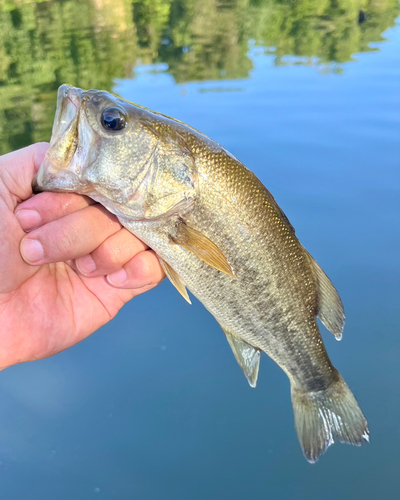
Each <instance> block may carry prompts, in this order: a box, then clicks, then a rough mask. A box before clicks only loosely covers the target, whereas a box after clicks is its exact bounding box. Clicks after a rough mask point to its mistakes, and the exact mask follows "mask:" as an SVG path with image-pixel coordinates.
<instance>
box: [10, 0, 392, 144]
mask: <svg viewBox="0 0 400 500" xmlns="http://www.w3.org/2000/svg"><path fill="white" fill-rule="evenodd" d="M360 9H362V11H363V13H365V14H366V17H365V19H364V18H363V21H364V22H362V23H360V22H359V19H360ZM398 13H399V7H398V2H397V0H359V1H358V2H354V0H218V1H216V0H62V1H60V0H59V1H56V0H53V1H48V2H44V1H40V0H37V1H36V2H35V1H29V0H0V154H2V153H4V152H6V151H9V150H11V149H15V148H18V147H21V146H23V145H25V144H29V143H31V142H35V141H39V140H48V139H49V136H50V131H51V126H52V121H53V116H54V108H55V92H56V90H57V88H58V86H59V85H60V84H62V83H66V82H67V83H70V84H72V85H76V86H79V87H83V88H102V89H105V90H111V88H112V85H113V80H114V79H115V78H123V77H130V76H131V74H132V69H133V68H134V67H135V65H137V64H140V63H142V64H143V63H146V64H149V63H154V62H161V61H162V62H165V63H167V64H168V67H169V70H168V71H169V72H170V73H171V74H172V75H173V76H174V78H175V80H176V81H177V82H185V81H194V80H217V79H225V78H229V79H234V78H246V77H247V76H248V75H249V71H250V70H251V68H252V62H251V59H250V58H249V55H248V50H249V41H253V43H255V44H256V45H258V46H260V47H263V48H264V49H263V50H265V51H267V52H269V53H273V54H274V60H275V63H276V64H277V65H281V64H293V63H296V64H313V65H315V64H317V65H325V66H326V65H328V66H329V65H330V67H331V68H332V69H333V70H335V71H338V70H339V71H340V70H341V66H340V63H343V62H346V61H350V60H351V59H352V56H353V54H355V53H357V52H362V51H370V50H376V49H372V48H370V45H369V44H370V43H371V42H373V41H379V40H381V39H382V38H381V34H382V33H383V31H385V30H386V29H387V28H388V27H389V26H392V25H393V24H394V21H395V18H396V17H397V15H398ZM287 56H295V57H290V58H289V59H288V57H287Z"/></svg>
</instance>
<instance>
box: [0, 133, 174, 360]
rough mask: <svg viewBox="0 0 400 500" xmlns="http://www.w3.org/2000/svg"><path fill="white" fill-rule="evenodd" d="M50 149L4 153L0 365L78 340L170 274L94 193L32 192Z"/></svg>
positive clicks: (0, 170)
mask: <svg viewBox="0 0 400 500" xmlns="http://www.w3.org/2000/svg"><path fill="white" fill-rule="evenodd" d="M47 148H48V144H46V143H39V144H34V145H32V146H29V147H28V148H24V149H21V150H19V151H15V152H13V153H9V154H7V155H5V156H2V157H0V234H1V238H0V369H3V368H6V367H7V366H10V365H13V364H16V363H21V362H24V361H32V360H34V359H41V358H44V357H47V356H51V355H53V354H56V353H57V352H60V351H62V350H64V349H66V348H68V347H71V346H72V345H74V344H76V343H77V342H79V341H80V340H82V339H84V338H85V337H87V336H88V335H90V334H91V333H93V332H94V331H95V330H97V329H98V328H99V327H100V326H102V325H104V324H105V323H107V322H108V321H110V320H111V319H112V318H113V317H114V316H115V315H116V314H117V312H118V310H119V309H120V308H121V307H122V306H123V305H124V304H125V303H126V302H128V301H129V300H130V299H132V298H133V297H135V296H136V295H139V294H140V293H143V292H145V291H147V290H150V289H151V288H153V287H154V286H156V285H157V284H158V283H159V282H160V281H161V280H162V279H163V277H164V273H163V271H162V269H161V266H160V263H159V261H158V259H157V257H156V255H155V253H154V252H153V251H152V250H150V249H149V248H148V247H147V246H146V245H145V244H144V243H142V242H141V241H140V240H138V239H137V238H136V237H135V236H133V235H132V234H131V233H130V232H129V231H127V230H126V229H124V228H123V227H122V226H121V224H120V223H119V222H118V220H117V219H116V217H114V216H113V215H112V214H110V213H109V212H107V210H106V209H105V208H104V207H102V206H101V205H99V204H97V203H95V202H94V201H93V200H91V199H90V198H87V197H85V196H80V195H77V194H72V193H69V194H67V193H40V194H38V195H36V196H33V197H31V196H32V188H31V184H32V180H33V179H34V177H35V174H36V172H37V170H38V168H39V166H40V164H41V162H42V160H43V158H44V155H45V152H46V150H47ZM25 232H27V234H25ZM124 277H125V280H123V278H124Z"/></svg>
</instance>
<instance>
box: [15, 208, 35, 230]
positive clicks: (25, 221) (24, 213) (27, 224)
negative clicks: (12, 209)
mask: <svg viewBox="0 0 400 500" xmlns="http://www.w3.org/2000/svg"><path fill="white" fill-rule="evenodd" d="M15 217H16V218H17V219H18V222H19V223H20V224H21V227H22V229H23V230H24V231H27V230H29V229H33V228H35V227H38V226H39V224H40V221H41V219H40V215H39V212H36V210H25V209H22V210H18V212H16V213H15Z"/></svg>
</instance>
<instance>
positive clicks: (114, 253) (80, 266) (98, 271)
mask: <svg viewBox="0 0 400 500" xmlns="http://www.w3.org/2000/svg"><path fill="white" fill-rule="evenodd" d="M147 248H148V246H147V245H145V244H144V243H143V242H142V241H140V240H138V239H137V238H136V236H134V235H133V234H132V233H130V232H129V231H128V230H127V229H125V228H122V229H121V230H120V231H118V232H117V233H115V234H114V235H112V236H110V237H109V238H107V239H106V240H105V241H104V242H103V243H102V244H101V245H100V246H98V247H97V248H96V249H95V250H94V251H93V252H92V253H91V254H89V255H85V256H84V257H80V258H78V259H76V261H75V265H76V267H77V270H78V271H79V273H80V274H82V275H83V276H87V277H94V276H105V275H107V274H110V273H113V272H114V271H118V270H119V269H121V268H122V267H123V266H124V265H125V264H126V263H127V262H128V261H130V260H131V259H133V257H135V255H137V254H138V253H139V252H142V251H144V250H147Z"/></svg>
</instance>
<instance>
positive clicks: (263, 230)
mask: <svg viewBox="0 0 400 500" xmlns="http://www.w3.org/2000/svg"><path fill="white" fill-rule="evenodd" d="M33 189H34V191H35V192H40V191H56V192H71V191H72V192H76V193H80V194H84V195H86V196H89V197H91V198H93V199H94V200H95V201H97V202H99V203H101V204H102V205H103V206H104V207H106V208H107V209H108V210H109V211H110V212H112V213H113V214H115V215H116V217H117V218H118V220H119V221H120V222H121V224H122V225H123V226H124V227H126V228H127V229H128V230H129V231H131V232H132V233H133V234H134V235H136V236H137V237H138V238H139V239H140V240H142V241H143V242H144V243H146V244H147V245H148V246H149V247H150V248H152V249H153V250H154V251H155V252H156V254H157V256H158V258H159V260H160V263H161V265H162V267H163V269H164V271H165V274H166V276H167V277H168V278H169V280H170V281H171V283H172V284H173V285H174V286H175V288H176V289H177V290H178V292H179V293H180V294H181V295H182V297H183V298H184V299H185V300H186V301H187V302H189V303H190V297H189V294H188V290H189V291H190V292H191V293H192V294H193V295H194V296H195V297H196V298H197V299H198V300H199V301H200V302H202V304H203V305H204V306H205V307H206V309H207V310H208V311H209V312H210V313H211V314H212V315H213V316H214V318H215V319H216V320H217V322H218V323H219V325H220V327H221V329H222V331H223V332H224V334H225V336H226V338H227V341H228V343H229V345H230V347H231V349H232V351H233V354H234V357H235V358H236V360H237V362H238V364H239V365H240V367H241V369H242V370H243V372H244V375H245V376H246V378H247V380H248V383H249V385H250V386H251V387H255V386H256V383H257V377H258V372H259V366H260V359H261V352H265V353H266V354H267V355H268V356H269V357H270V358H271V359H272V360H273V361H275V362H276V363H277V364H278V365H279V366H280V367H281V369H282V370H283V371H284V372H285V373H286V375H287V376H288V378H289V381H290V387H291V400H292V406H293V412H294V424H295V429H296V432H297V435H298V438H299V441H300V445H301V448H302V451H303V454H304V456H305V458H306V459H307V460H308V461H309V462H310V463H314V462H316V461H317V460H318V458H319V457H320V455H321V454H323V453H324V452H325V451H326V449H327V448H328V447H329V446H330V445H331V444H332V443H333V442H334V439H337V440H338V441H339V442H343V443H350V444H353V445H358V446H359V445H361V444H363V443H364V442H369V430H368V424H367V421H366V418H365V416H364V414H363V412H362V410H361V409H360V407H359V405H358V403H357V400H356V399H355V397H354V395H353V394H352V392H351V390H350V389H349V387H348V386H347V384H346V382H345V381H344V379H343V378H342V376H341V375H340V374H339V372H338V371H337V370H336V368H335V367H334V366H333V364H332V363H331V361H330V359H329V357H328V354H327V351H326V349H325V346H324V343H323V341H322V338H321V335H320V331H319V328H318V325H317V317H318V318H319V319H320V320H321V322H322V323H323V325H324V326H325V327H326V328H327V329H328V330H330V331H331V332H332V333H333V335H334V336H335V337H336V339H337V340H340V339H341V337H342V332H343V328H344V322H345V313H344V308H343V304H342V301H341V299H340V297H339V294H338V292H337V291H336V289H335V288H334V286H333V285H332V283H331V281H330V280H329V278H328V277H327V275H326V274H325V273H324V271H323V270H322V269H321V267H320V266H319V265H318V264H317V262H316V261H315V260H314V259H313V257H312V256H311V255H310V254H309V253H308V252H307V250H305V248H304V247H303V246H302V245H301V243H300V242H299V240H298V238H297V236H296V234H295V230H294V228H293V226H292V225H291V223H290V222H289V220H288V218H287V217H286V215H285V214H284V212H283V211H282V209H281V208H280V207H279V206H278V204H277V202H276V201H275V199H274V198H273V196H272V195H271V194H270V192H269V191H268V190H267V189H266V188H265V187H264V185H263V184H262V183H261V181H260V180H259V179H258V178H257V177H256V176H255V175H254V174H253V173H252V172H251V171H250V170H249V169H247V168H246V167H245V166H244V165H243V164H242V163H241V162H240V161H239V160H238V159H237V158H235V156H233V155H232V154H230V153H229V152H228V151H227V150H225V149H224V148H223V147H222V146H221V145H219V144H218V143H216V142H215V141H213V140H212V139H210V138H209V137H207V136H206V135H204V134H202V133H201V132H199V131H197V130H196V129H194V128H192V127H190V126H189V125H186V124H185V123H183V122H180V121H178V120H175V119H173V118H170V117H168V116H165V115H163V114H161V113H158V112H155V111H151V110H149V109H147V108H145V107H142V106H139V105H137V104H133V103H131V102H128V101H126V100H124V99H121V98H119V97H117V96H115V95H113V94H111V93H109V92H106V91H99V90H87V91H83V90H82V89H79V88H75V87H71V86H69V85H62V86H61V87H60V88H59V90H58V97H57V110H56V115H55V119H54V125H53V130H52V137H51V141H50V147H49V150H48V152H47V154H46V156H45V159H44V161H43V163H42V165H41V166H40V169H39V171H38V173H37V176H36V178H35V180H34V183H33Z"/></svg>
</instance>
